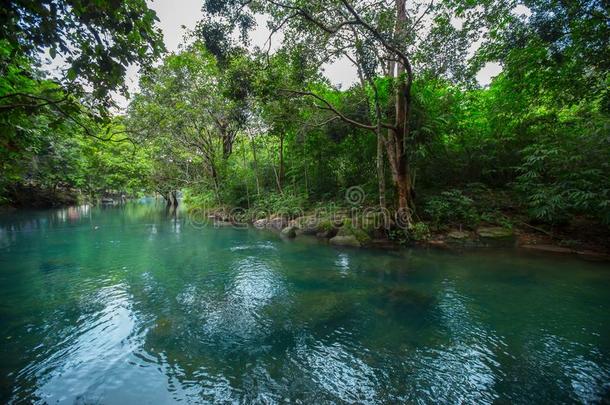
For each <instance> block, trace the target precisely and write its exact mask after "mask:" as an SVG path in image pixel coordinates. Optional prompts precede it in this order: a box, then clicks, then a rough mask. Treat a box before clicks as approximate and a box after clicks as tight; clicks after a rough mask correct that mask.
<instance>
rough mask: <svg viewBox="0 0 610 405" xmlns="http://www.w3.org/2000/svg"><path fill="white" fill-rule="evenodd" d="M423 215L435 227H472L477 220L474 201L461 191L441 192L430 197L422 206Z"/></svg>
mask: <svg viewBox="0 0 610 405" xmlns="http://www.w3.org/2000/svg"><path fill="white" fill-rule="evenodd" d="M424 213H425V214H426V215H427V216H428V217H429V218H430V220H431V221H432V223H433V224H434V225H436V226H441V225H445V224H448V225H466V226H472V225H474V224H476V223H477V222H478V220H479V216H478V213H477V211H476V209H475V207H474V201H473V200H472V199H471V198H470V197H467V196H466V195H464V194H463V193H462V191H461V190H457V189H454V190H449V191H443V192H441V193H440V194H439V195H437V196H434V197H430V198H429V199H428V200H427V201H426V203H425V204H424Z"/></svg>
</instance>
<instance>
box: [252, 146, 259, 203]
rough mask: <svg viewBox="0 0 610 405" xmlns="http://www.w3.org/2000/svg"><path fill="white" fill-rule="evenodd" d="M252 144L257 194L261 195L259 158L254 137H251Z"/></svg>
mask: <svg viewBox="0 0 610 405" xmlns="http://www.w3.org/2000/svg"><path fill="white" fill-rule="evenodd" d="M250 142H251V144H252V157H253V158H254V177H255V178H256V195H257V196H260V195H261V186H260V181H259V180H258V160H257V158H256V145H254V138H252V139H250Z"/></svg>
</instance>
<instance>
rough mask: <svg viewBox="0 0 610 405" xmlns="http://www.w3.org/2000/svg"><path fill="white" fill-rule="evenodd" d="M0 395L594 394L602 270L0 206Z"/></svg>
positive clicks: (603, 325) (318, 399)
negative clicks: (358, 246) (3, 211)
mask: <svg viewBox="0 0 610 405" xmlns="http://www.w3.org/2000/svg"><path fill="white" fill-rule="evenodd" d="M0 343H1V344H0V403H6V402H15V403H19V402H26V403H30V402H39V403H45V402H47V403H87V404H89V403H102V404H125V403H132V404H140V403H151V404H165V403H174V402H177V401H182V402H183V403H200V402H217V403H227V402H233V403H234V402H241V403H279V402H285V401H291V402H296V403H308V404H314V403H315V404H322V403H397V402H401V403H476V404H486V403H538V404H540V403H553V404H558V403H604V402H606V403H608V401H609V400H610V266H609V265H608V264H607V263H605V264H604V263H590V262H586V261H582V260H578V259H575V258H569V257H568V258H566V257H552V256H551V257H549V256H531V255H530V256H525V255H519V254H518V253H517V252H514V251H485V250H483V251H478V252H470V253H468V254H452V253H446V252H439V251H415V250H410V251H401V252H381V251H364V250H353V249H336V248H333V247H330V246H327V245H324V244H321V243H318V242H315V241H311V240H305V241H284V240H282V239H280V238H279V237H277V236H275V235H273V234H268V233H265V232H260V231H255V230H243V229H242V230H238V229H213V228H210V227H207V228H201V227H195V226H193V225H192V224H191V223H190V222H189V221H188V218H186V217H185V216H184V215H183V213H178V214H177V215H176V216H172V215H171V214H170V213H166V212H165V211H164V210H163V209H162V208H160V207H155V206H154V205H136V204H131V205H128V206H126V207H125V208H120V207H112V208H87V207H80V208H70V209H61V210H50V211H35V212H28V211H18V212H13V213H11V214H3V215H2V216H1V217H0Z"/></svg>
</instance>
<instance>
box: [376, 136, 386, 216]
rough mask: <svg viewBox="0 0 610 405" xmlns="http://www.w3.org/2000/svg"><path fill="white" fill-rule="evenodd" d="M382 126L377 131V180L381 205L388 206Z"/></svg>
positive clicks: (381, 206) (382, 207) (383, 207)
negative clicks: (386, 200) (386, 201)
mask: <svg viewBox="0 0 610 405" xmlns="http://www.w3.org/2000/svg"><path fill="white" fill-rule="evenodd" d="M381 136H382V135H381V128H378V131H377V182H378V188H379V207H380V208H381V209H385V208H386V203H385V171H384V169H383V163H384V162H383V139H382V138H381Z"/></svg>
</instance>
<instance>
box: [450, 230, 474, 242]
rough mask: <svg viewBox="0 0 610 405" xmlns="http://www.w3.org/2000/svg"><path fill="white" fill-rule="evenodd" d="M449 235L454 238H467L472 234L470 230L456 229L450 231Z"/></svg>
mask: <svg viewBox="0 0 610 405" xmlns="http://www.w3.org/2000/svg"><path fill="white" fill-rule="evenodd" d="M447 237H448V238H449V239H454V240H465V239H468V238H469V237H470V234H469V233H468V232H464V231H457V230H454V231H451V232H449V233H448V234H447Z"/></svg>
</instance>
